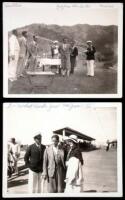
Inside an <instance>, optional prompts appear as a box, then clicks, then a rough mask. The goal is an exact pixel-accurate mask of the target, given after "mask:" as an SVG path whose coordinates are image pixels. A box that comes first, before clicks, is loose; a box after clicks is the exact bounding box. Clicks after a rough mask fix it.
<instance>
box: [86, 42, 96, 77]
mask: <svg viewBox="0 0 125 200" xmlns="http://www.w3.org/2000/svg"><path fill="white" fill-rule="evenodd" d="M86 43H87V46H88V47H87V50H86V51H85V52H84V53H86V60H87V76H90V77H92V76H94V65H95V52H96V49H95V47H94V46H93V45H92V41H91V40H88V41H87V42H86Z"/></svg>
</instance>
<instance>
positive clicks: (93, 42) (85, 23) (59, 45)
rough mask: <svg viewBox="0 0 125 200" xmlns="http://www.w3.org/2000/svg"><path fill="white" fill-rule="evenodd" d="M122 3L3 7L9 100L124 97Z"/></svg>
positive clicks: (5, 83)
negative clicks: (23, 98) (25, 98)
mask: <svg viewBox="0 0 125 200" xmlns="http://www.w3.org/2000/svg"><path fill="white" fill-rule="evenodd" d="M122 42H123V4H122V3H35V2H34V3H26V2H13V3H11V2H4V3H3V94H4V97H21V98H22V97H35V98H39V97H42V98H46V97H47V98H48V97H49V98H50V97H51V98H60V97H65V98H72V97H73V98H86V97H89V98H92V97H94V98H95V97H98V98H102V97H103V98H107V97H108V98H111V97H112V98H116V97H117V98H119V97H122V49H123V47H122Z"/></svg>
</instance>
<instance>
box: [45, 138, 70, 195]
mask: <svg viewBox="0 0 125 200" xmlns="http://www.w3.org/2000/svg"><path fill="white" fill-rule="evenodd" d="M58 145H59V136H58V135H53V136H52V145H50V146H49V147H48V148H47V149H46V151H45V156H44V164H43V176H44V179H47V180H48V192H49V193H57V192H59V193H62V192H64V179H65V172H66V171H65V170H66V169H65V153H64V150H63V149H60V148H59V146H58Z"/></svg>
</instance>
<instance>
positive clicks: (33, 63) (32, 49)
mask: <svg viewBox="0 0 125 200" xmlns="http://www.w3.org/2000/svg"><path fill="white" fill-rule="evenodd" d="M28 52H29V61H28V63H29V69H30V70H31V71H35V69H36V67H37V65H38V63H37V56H38V52H39V48H38V38H37V37H36V36H35V35H34V36H33V41H32V42H31V43H30V44H29V45H28Z"/></svg>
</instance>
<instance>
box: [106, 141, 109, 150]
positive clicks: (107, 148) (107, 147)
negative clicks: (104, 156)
mask: <svg viewBox="0 0 125 200" xmlns="http://www.w3.org/2000/svg"><path fill="white" fill-rule="evenodd" d="M106 143H107V146H106V151H109V146H110V143H109V140H107V142H106Z"/></svg>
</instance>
